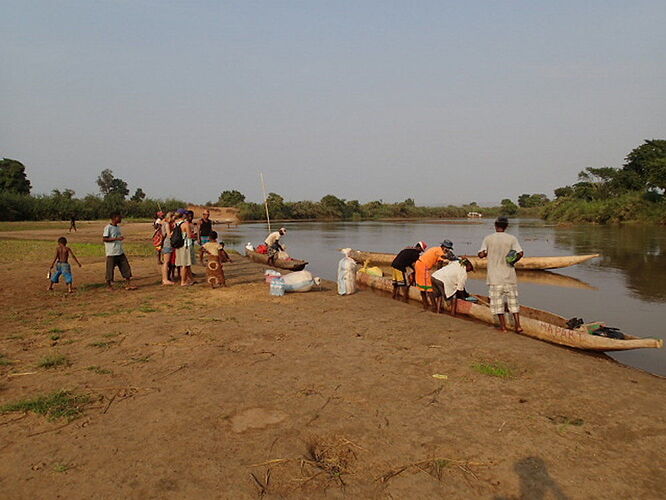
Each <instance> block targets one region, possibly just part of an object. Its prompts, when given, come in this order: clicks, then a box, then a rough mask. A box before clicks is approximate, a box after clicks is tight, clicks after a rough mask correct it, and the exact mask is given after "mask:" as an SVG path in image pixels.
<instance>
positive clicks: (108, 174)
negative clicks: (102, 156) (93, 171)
mask: <svg viewBox="0 0 666 500" xmlns="http://www.w3.org/2000/svg"><path fill="white" fill-rule="evenodd" d="M113 179H115V177H114V176H113V171H111V170H109V169H108V168H105V169H104V170H102V172H100V174H99V177H97V185H98V186H99V192H100V193H102V196H106V195H108V194H109V193H110V192H111V188H112V187H113Z"/></svg>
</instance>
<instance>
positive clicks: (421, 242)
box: [414, 241, 428, 250]
mask: <svg viewBox="0 0 666 500" xmlns="http://www.w3.org/2000/svg"><path fill="white" fill-rule="evenodd" d="M414 246H415V247H421V250H425V249H426V248H428V244H427V243H426V242H425V241H417V242H416V245H414Z"/></svg>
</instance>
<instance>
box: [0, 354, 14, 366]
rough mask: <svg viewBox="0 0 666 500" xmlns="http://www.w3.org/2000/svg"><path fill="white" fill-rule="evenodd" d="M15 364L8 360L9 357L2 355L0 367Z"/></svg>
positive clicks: (0, 356)
mask: <svg viewBox="0 0 666 500" xmlns="http://www.w3.org/2000/svg"><path fill="white" fill-rule="evenodd" d="M13 364H14V362H13V361H12V360H10V359H7V356H5V355H4V354H2V353H0V366H11V365H13Z"/></svg>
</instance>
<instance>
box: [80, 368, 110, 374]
mask: <svg viewBox="0 0 666 500" xmlns="http://www.w3.org/2000/svg"><path fill="white" fill-rule="evenodd" d="M86 370H88V371H91V372H93V373H96V374H97V375H111V374H112V373H113V371H111V370H107V369H106V368H102V367H101V366H89V367H88V368H86Z"/></svg>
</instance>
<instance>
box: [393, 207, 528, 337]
mask: <svg viewBox="0 0 666 500" xmlns="http://www.w3.org/2000/svg"><path fill="white" fill-rule="evenodd" d="M508 226H509V221H508V219H507V218H506V217H498V218H497V220H496V221H495V232H494V233H493V234H490V235H488V236H486V237H485V238H484V239H483V242H482V243H481V248H480V249H479V252H478V254H477V255H478V257H479V258H480V259H487V278H486V283H487V284H488V288H489V294H488V295H489V296H490V310H491V312H492V314H494V315H496V316H497V317H498V319H499V323H500V329H501V330H502V331H506V320H505V317H504V314H505V310H506V309H508V311H509V313H511V314H512V315H513V320H514V325H515V329H516V331H517V332H518V333H520V332H522V328H521V326H520V304H519V302H518V280H517V276H516V270H515V268H514V265H515V264H516V262H518V261H519V260H520V259H521V258H522V257H523V249H522V248H521V246H520V243H519V242H518V239H517V238H516V237H515V236H513V235H512V234H509V233H507V232H506V229H507V227H508ZM391 268H392V269H391V270H392V283H393V298H394V299H399V298H400V296H401V295H402V297H403V298H404V300H405V301H406V300H408V297H409V287H410V286H412V285H415V286H416V287H417V288H418V289H419V291H420V293H421V301H422V303H423V308H424V309H425V310H427V309H429V308H430V309H432V310H433V311H434V312H436V313H440V312H441V310H442V305H443V301H446V303H447V305H448V309H449V311H450V313H451V315H453V316H455V315H456V311H457V300H456V299H458V300H465V299H467V297H468V296H469V294H468V293H467V291H466V290H465V285H466V283H467V273H469V272H472V271H474V265H473V264H472V262H471V261H470V260H469V259H467V258H465V257H458V256H456V255H455V254H454V253H453V243H452V242H451V241H450V240H444V241H442V243H441V244H440V245H439V246H436V247H428V245H427V244H426V243H425V242H423V241H419V242H418V243H416V244H415V245H414V246H413V247H409V248H405V249H403V250H401V251H400V252H399V253H398V254H397V255H396V257H395V259H394V260H393V262H392V264H391Z"/></svg>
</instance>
